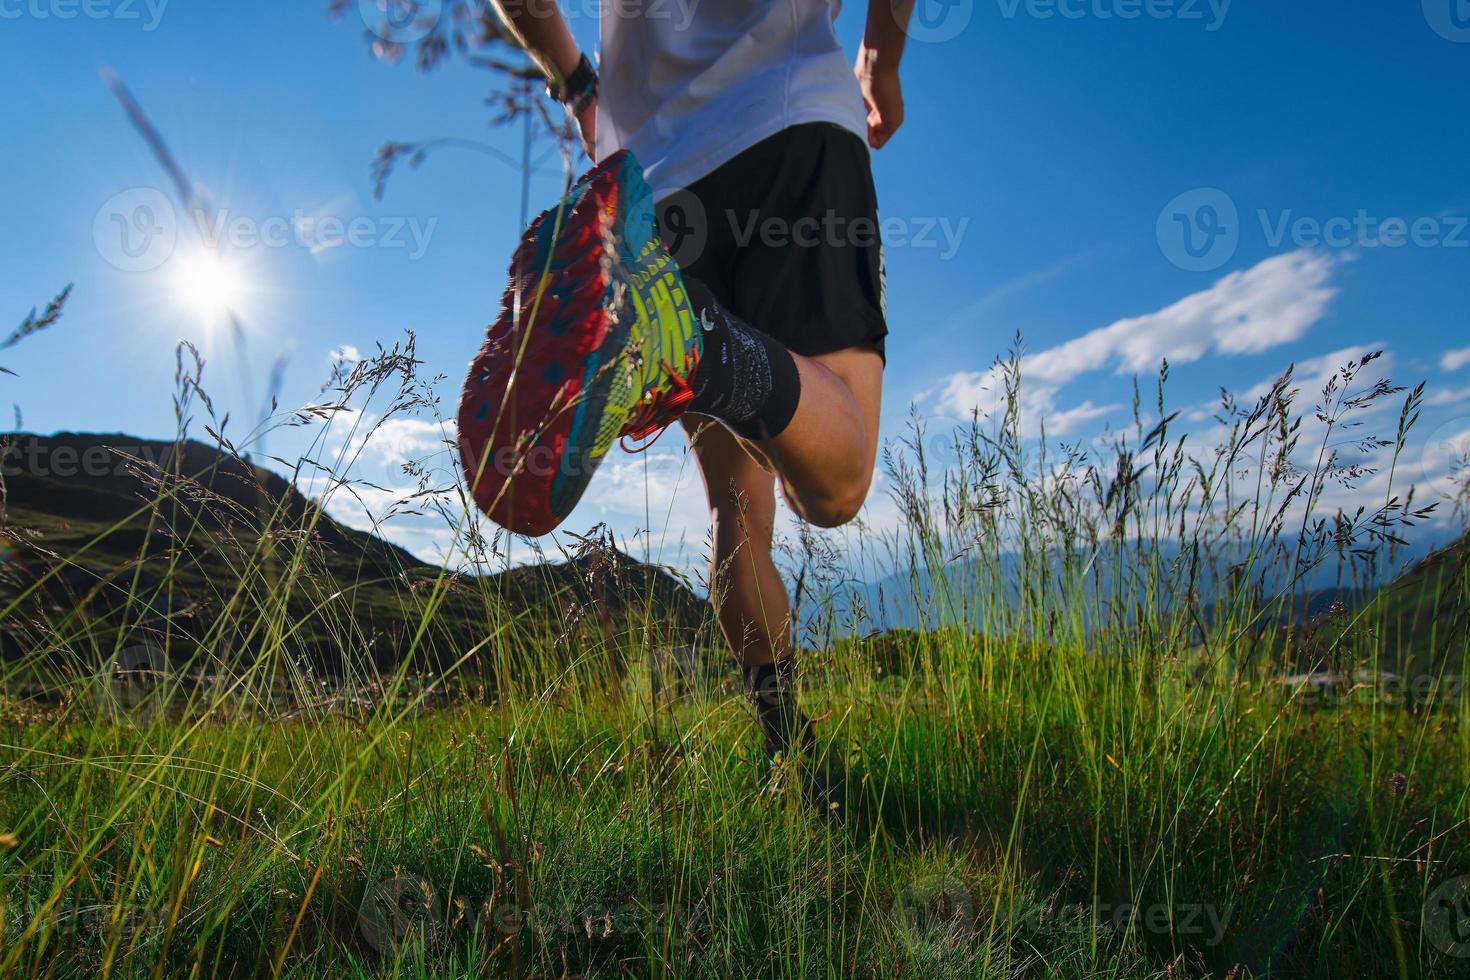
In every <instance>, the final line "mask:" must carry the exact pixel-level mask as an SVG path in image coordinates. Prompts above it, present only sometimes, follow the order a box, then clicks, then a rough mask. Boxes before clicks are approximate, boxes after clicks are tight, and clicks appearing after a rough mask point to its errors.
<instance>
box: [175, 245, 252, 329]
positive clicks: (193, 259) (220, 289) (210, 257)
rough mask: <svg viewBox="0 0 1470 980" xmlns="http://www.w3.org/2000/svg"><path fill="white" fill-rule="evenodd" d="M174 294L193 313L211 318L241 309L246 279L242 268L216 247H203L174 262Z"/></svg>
mask: <svg viewBox="0 0 1470 980" xmlns="http://www.w3.org/2000/svg"><path fill="white" fill-rule="evenodd" d="M173 265H174V270H173V290H174V298H175V299H177V300H178V302H179V304H180V305H181V306H183V307H184V308H185V309H187V310H189V311H190V312H192V313H195V314H197V315H199V316H201V317H205V318H207V319H210V320H215V319H222V318H224V317H225V316H227V315H229V314H231V313H238V312H239V310H240V303H241V302H242V301H243V300H244V298H245V293H246V283H245V278H244V276H243V275H242V274H241V272H240V270H239V269H238V268H237V267H236V266H234V265H232V264H231V263H229V262H227V261H226V260H225V259H224V258H223V257H221V256H220V254H219V253H218V252H217V251H214V250H212V249H200V250H198V251H196V252H191V253H187V254H183V255H179V256H177V257H176V258H175V259H174V262H173Z"/></svg>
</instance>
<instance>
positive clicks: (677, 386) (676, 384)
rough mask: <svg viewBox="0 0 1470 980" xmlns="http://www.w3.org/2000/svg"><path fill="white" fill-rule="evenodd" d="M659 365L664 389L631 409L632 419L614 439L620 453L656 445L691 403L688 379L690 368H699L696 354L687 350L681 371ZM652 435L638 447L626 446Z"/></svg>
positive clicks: (641, 450) (657, 390) (690, 389)
mask: <svg viewBox="0 0 1470 980" xmlns="http://www.w3.org/2000/svg"><path fill="white" fill-rule="evenodd" d="M659 366H660V367H662V368H663V371H664V374H666V375H667V376H668V378H669V387H668V388H667V389H655V390H654V392H653V397H651V398H644V399H640V400H639V402H638V404H637V406H636V407H635V408H634V409H633V414H632V416H631V417H630V418H629V419H628V422H627V424H626V425H625V426H624V427H623V434H622V435H620V436H619V437H618V444H619V445H620V446H622V447H623V451H624V452H629V453H641V452H643V451H645V450H647V449H649V448H651V447H652V446H653V444H654V443H655V442H658V438H659V436H661V435H663V434H664V431H665V430H666V429H668V427H669V425H670V424H671V423H672V422H673V421H674V420H675V419H677V418H678V417H679V416H680V415H683V414H684V410H685V409H686V408H687V407H688V406H689V403H690V402H691V401H693V400H694V389H693V388H691V387H690V386H689V377H690V375H692V374H693V373H694V369H695V368H697V367H698V366H699V354H698V352H697V351H693V350H691V351H689V352H688V353H687V354H685V355H684V370H683V371H682V372H681V371H675V370H674V368H673V366H672V365H670V364H669V362H668V361H660V362H659ZM650 435H651V436H653V438H652V439H648V441H647V442H645V443H643V444H642V445H637V446H634V445H629V444H628V439H629V438H630V437H631V438H633V439H646V438H648V436H650Z"/></svg>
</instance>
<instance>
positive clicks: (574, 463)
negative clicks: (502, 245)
mask: <svg viewBox="0 0 1470 980" xmlns="http://www.w3.org/2000/svg"><path fill="white" fill-rule="evenodd" d="M510 273H511V279H510V285H509V286H508V287H507V288H506V291H505V295H504V297H503V299H502V304H501V313H500V317H499V319H497V320H496V321H495V323H494V324H493V325H492V326H491V327H490V330H489V333H488V336H487V338H486V340H485V344H484V346H482V347H481V348H480V352H479V354H478V355H477V356H476V357H475V360H474V362H473V363H472V364H471V365H470V372H469V377H468V378H467V379H466V381H465V387H464V394H463V395H462V397H461V399H460V403H459V447H460V460H461V463H462V465H463V466H464V470H465V475H466V477H467V478H468V480H469V485H470V488H471V490H472V492H473V494H474V498H475V502H476V503H477V504H478V505H479V506H480V508H481V509H482V510H484V511H485V513H486V514H488V515H489V516H490V518H491V519H492V520H494V521H495V522H496V523H497V524H499V525H501V526H502V527H504V528H506V529H508V530H510V531H513V532H515V533H517V534H526V535H541V534H546V533H548V532H550V531H552V530H553V529H555V528H556V526H557V525H559V524H560V523H561V522H562V521H563V520H564V519H565V518H566V516H567V515H568V514H569V513H571V511H572V508H573V507H575V506H576V505H577V501H579V500H581V499H582V494H583V493H584V492H585V491H586V489H587V484H588V482H589V481H590V480H591V479H592V474H593V473H594V472H595V471H596V469H597V467H598V465H599V464H600V463H601V462H602V460H603V459H604V458H605V457H606V456H607V454H608V452H609V450H611V449H612V445H613V443H614V442H615V441H617V439H618V438H619V437H620V436H622V437H624V438H629V437H631V438H635V439H644V438H648V437H649V436H653V435H656V434H657V433H658V432H660V431H662V429H663V428H664V427H665V426H667V425H668V424H669V423H670V422H672V421H674V419H676V418H677V417H678V416H679V415H680V414H682V413H683V411H684V409H685V407H686V406H687V405H688V402H689V399H690V397H691V393H690V391H689V385H688V379H689V376H690V374H691V373H693V371H694V368H695V366H696V365H697V364H698V362H699V355H700V352H701V350H702V341H703V338H702V336H701V331H700V330H699V328H698V322H697V320H696V318H695V315H694V310H693V309H692V308H691V306H690V304H689V298H688V296H687V294H686V292H685V289H684V283H683V280H682V279H681V277H680V275H679V268H678V266H677V265H676V264H675V263H674V260H673V257H672V256H670V255H669V253H668V250H667V249H666V248H664V245H663V243H662V242H661V241H660V240H659V238H658V233H657V231H656V229H655V226H654V214H653V196H652V194H651V192H650V191H649V188H648V185H647V184H646V183H645V182H644V180H643V172H642V170H641V169H640V168H639V166H638V162H637V160H635V159H634V158H633V155H632V154H630V153H628V152H627V151H620V152H618V153H616V154H614V155H613V156H611V157H608V158H607V159H606V160H604V161H603V162H602V163H600V164H598V165H597V166H596V167H594V168H592V169H591V170H589V171H588V172H587V173H586V174H585V175H583V177H582V178H581V179H580V180H579V181H578V182H577V184H576V185H575V186H574V187H573V188H572V189H571V191H570V192H569V193H568V194H567V196H566V197H565V198H564V199H563V200H562V202H561V203H560V204H559V205H558V206H557V207H555V208H552V209H551V210H549V211H547V212H545V213H543V214H542V215H541V216H540V217H538V218H537V219H536V220H535V221H534V222H533V223H532V224H531V227H530V228H529V229H527V231H526V233H525V235H524V236H523V237H522V240H521V244H520V247H519V248H518V249H517V250H516V254H515V258H514V259H513V260H512V262H511V270H510Z"/></svg>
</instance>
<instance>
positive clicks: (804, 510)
mask: <svg viewBox="0 0 1470 980" xmlns="http://www.w3.org/2000/svg"><path fill="white" fill-rule="evenodd" d="M870 482H871V477H869V478H868V479H865V480H861V481H853V482H851V483H848V484H845V485H841V486H837V487H834V488H832V490H831V491H830V492H828V493H824V494H821V495H820V496H818V497H816V498H815V499H811V500H806V501H803V502H801V504H800V505H799V506H797V505H796V504H795V502H793V506H794V507H795V509H796V511H797V513H799V514H801V516H802V517H803V518H804V519H805V520H806V521H807V523H809V524H815V525H816V526H817V527H841V526H842V525H844V524H846V523H847V522H848V521H851V520H852V519H853V518H854V517H856V516H857V515H858V511H860V510H862V509H863V503H864V501H866V500H867V499H868V484H869V483H870Z"/></svg>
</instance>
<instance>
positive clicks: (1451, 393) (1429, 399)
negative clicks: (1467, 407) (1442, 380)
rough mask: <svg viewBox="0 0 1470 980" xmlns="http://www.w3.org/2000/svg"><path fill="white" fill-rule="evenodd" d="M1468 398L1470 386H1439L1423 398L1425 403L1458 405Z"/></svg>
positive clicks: (1469, 398) (1469, 396) (1469, 397)
mask: <svg viewBox="0 0 1470 980" xmlns="http://www.w3.org/2000/svg"><path fill="white" fill-rule="evenodd" d="M1467 400H1470V388H1440V389H1438V390H1435V391H1431V392H1430V393H1429V394H1428V395H1426V396H1425V398H1424V404H1426V405H1458V404H1459V403H1460V402H1463V401H1467Z"/></svg>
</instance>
